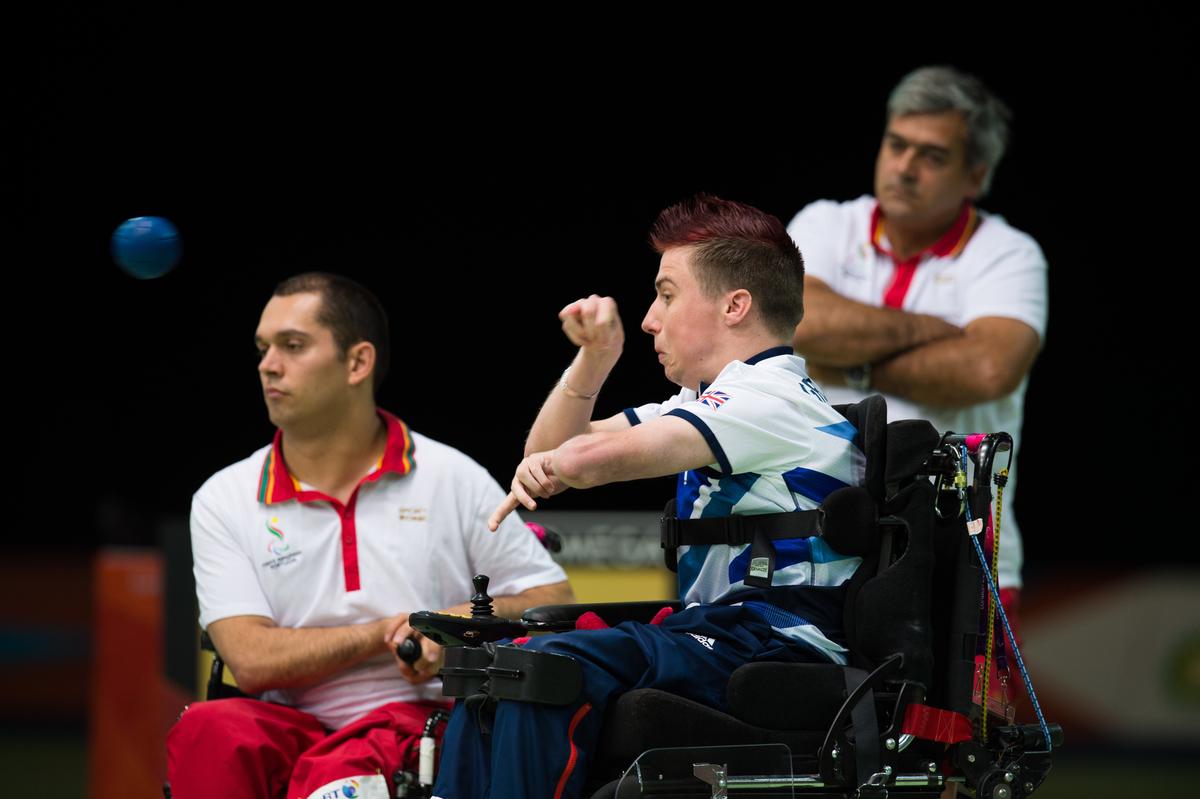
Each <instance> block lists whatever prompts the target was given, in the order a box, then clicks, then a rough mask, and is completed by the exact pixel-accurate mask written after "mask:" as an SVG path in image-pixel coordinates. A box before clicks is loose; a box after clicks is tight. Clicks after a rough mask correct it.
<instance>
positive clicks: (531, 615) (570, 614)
mask: <svg viewBox="0 0 1200 799" xmlns="http://www.w3.org/2000/svg"><path fill="white" fill-rule="evenodd" d="M668 607H669V608H671V609H672V610H673V611H674V612H676V613H678V612H679V611H680V610H682V609H683V605H682V604H681V603H679V602H677V601H670V600H666V599H663V600H653V601H649V602H596V603H594V604H591V605H540V606H538V607H536V608H530V609H529V610H527V611H525V614H524V615H523V616H522V617H521V618H523V619H524V620H525V621H529V622H538V623H541V624H554V625H555V626H558V625H560V624H566V623H570V624H571V625H574V624H575V620H576V619H578V618H579V617H580V616H582V615H583V614H584V613H587V612H588V611H589V610H590V611H592V612H593V613H595V614H596V615H597V616H599V617H600V618H602V619H604V621H605V622H606V623H607V624H608V625H609V626H610V627H613V626H616V625H617V624H620V623H621V622H623V621H640V622H642V623H643V624H645V623H647V622H649V621H650V620H651V619H653V618H654V614H656V613H658V612H659V611H660V610H662V609H663V608H668Z"/></svg>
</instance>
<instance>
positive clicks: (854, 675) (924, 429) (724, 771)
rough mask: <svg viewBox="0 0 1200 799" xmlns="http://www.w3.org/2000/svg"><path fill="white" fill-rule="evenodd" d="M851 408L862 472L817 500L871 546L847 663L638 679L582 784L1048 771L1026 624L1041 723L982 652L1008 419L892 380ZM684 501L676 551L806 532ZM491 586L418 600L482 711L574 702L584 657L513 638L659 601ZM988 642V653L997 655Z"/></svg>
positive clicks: (592, 790)
mask: <svg viewBox="0 0 1200 799" xmlns="http://www.w3.org/2000/svg"><path fill="white" fill-rule="evenodd" d="M838 410H839V411H840V412H841V413H842V414H843V415H844V416H845V417H846V418H847V419H848V420H849V421H850V422H851V423H852V424H853V425H854V427H855V428H856V429H857V430H858V439H857V440H856V443H858V444H859V446H860V447H861V449H862V450H863V452H864V454H865V456H866V458H865V468H866V475H865V482H864V485H863V486H862V487H861V488H859V487H853V488H843V489H840V490H839V491H836V492H834V493H832V494H830V496H829V497H828V498H827V499H826V500H825V501H824V502H823V503H822V507H821V509H820V510H819V511H813V512H808V513H809V514H810V516H809V517H808V518H809V520H810V523H809V526H810V528H811V534H817V535H821V536H823V537H824V538H825V539H826V540H827V541H828V543H829V544H830V545H831V546H832V547H833V548H834V549H835V550H836V551H838V552H840V553H842V554H845V555H857V556H859V557H861V558H862V564H861V565H860V566H859V568H858V570H857V571H856V573H855V575H854V576H853V578H852V579H851V580H850V581H849V583H848V584H847V586H846V592H845V602H844V608H843V622H844V632H845V637H846V640H847V644H848V647H849V650H850V656H849V664H848V665H846V666H840V665H837V664H833V663H764V662H759V663H750V664H747V665H744V666H742V667H741V668H739V669H738V670H737V671H735V672H734V673H733V675H732V677H731V678H730V680H729V683H728V686H727V696H726V699H727V703H726V704H727V706H726V707H725V708H722V709H715V708H711V707H706V706H703V705H700V704H698V703H696V702H692V701H690V700H688V699H684V698H682V697H679V696H675V695H673V694H669V693H665V692H663V691H658V690H654V689H638V690H633V691H630V692H628V693H625V694H623V695H622V696H621V697H620V698H619V699H618V700H617V701H615V702H613V703H612V704H611V705H610V707H609V708H608V711H607V715H606V717H605V724H604V731H603V732H602V737H601V745H600V749H599V752H598V753H597V755H596V757H595V760H594V762H593V764H592V767H591V770H590V773H589V788H588V790H587V791H586V793H589V794H590V795H592V796H594V797H614V796H615V797H622V798H623V797H658V796H672V797H674V796H696V797H726V796H759V797H780V796H804V797H830V798H832V797H862V798H863V799H868V798H870V797H875V798H878V799H882V798H883V797H887V796H889V795H893V796H904V797H913V799H933V797H938V796H939V795H942V793H943V791H944V790H945V788H946V787H947V786H948V785H950V784H958V785H959V786H960V787H962V788H963V789H965V791H966V792H967V793H970V794H972V795H974V796H977V797H988V799H1021V797H1025V796H1028V795H1030V794H1032V793H1033V792H1034V791H1035V790H1036V789H1037V788H1038V787H1039V786H1040V785H1041V784H1042V782H1043V780H1044V779H1045V777H1046V774H1047V773H1048V771H1049V769H1050V764H1051V763H1050V761H1051V753H1052V750H1053V749H1054V748H1055V747H1059V746H1061V745H1062V740H1063V734H1062V729H1061V728H1060V727H1059V726H1058V725H1053V724H1048V723H1047V722H1046V721H1045V719H1044V718H1043V715H1042V713H1041V710H1040V708H1039V707H1038V705H1037V700H1036V695H1035V693H1034V692H1033V690H1032V685H1031V684H1030V683H1029V681H1028V676H1027V674H1026V673H1025V669H1024V666H1023V664H1022V663H1021V660H1020V653H1019V650H1018V649H1017V648H1016V645H1015V642H1014V641H1012V636H1011V634H1010V635H1009V636H1008V637H1009V643H1010V645H1011V654H1012V655H1013V656H1014V659H1015V662H1016V664H1017V667H1018V670H1019V672H1020V676H1021V678H1023V679H1024V680H1025V687H1026V690H1027V694H1028V696H1029V699H1030V700H1031V703H1032V705H1033V710H1034V712H1035V713H1036V715H1037V723H1036V724H1025V725H1018V724H1014V723H1012V718H1011V716H1010V715H1007V714H1005V713H1003V709H1001V712H992V711H989V710H988V706H989V704H990V703H988V702H983V703H981V704H982V706H981V704H977V703H976V702H975V701H973V692H974V689H975V687H976V685H977V679H978V678H977V671H981V672H982V673H983V674H985V675H986V674H987V673H988V667H989V666H990V665H991V664H990V662H987V661H990V660H991V658H992V657H993V656H994V654H993V644H996V645H998V646H999V647H1001V648H1003V646H1004V636H1003V634H1000V633H994V632H993V628H994V629H996V630H999V629H1000V626H996V625H997V623H998V624H999V625H1001V626H1003V627H1004V628H1007V621H1006V620H1005V619H1004V617H1003V612H1002V610H1001V609H1000V608H999V601H998V593H997V592H996V590H995V583H994V577H993V576H992V572H991V570H989V568H987V563H988V559H987V557H986V555H985V552H984V541H983V539H985V535H984V533H985V528H986V527H988V525H986V524H985V520H987V519H989V506H990V503H991V498H992V481H993V474H992V472H993V466H994V464H995V459H996V456H997V455H1002V454H1005V453H1007V454H1008V457H1009V459H1011V457H1012V440H1011V438H1010V437H1009V436H1008V435H1007V434H1005V433H996V434H987V435H969V436H964V435H955V434H953V433H946V434H945V435H939V434H938V433H937V431H935V430H934V429H933V427H932V426H931V425H930V424H929V423H928V422H924V421H918V420H909V421H898V422H893V423H891V424H888V423H887V422H886V418H887V416H886V406H885V404H884V400H883V398H882V397H879V396H873V397H869V398H867V399H866V400H864V401H862V402H860V403H857V404H854V405H846V406H838ZM972 467H973V468H972ZM1005 471H1006V470H1005ZM969 472H973V475H974V480H973V481H971V480H970V479H969V478H970V475H969V474H968V473H969ZM997 484H998V486H999V487H1000V488H1001V489H1002V486H1003V478H1002V477H1001V478H1000V479H998V480H997ZM671 515H672V514H670V513H667V514H665V516H664V519H663V547H664V552H665V555H666V560H667V563H668V566H669V567H670V566H672V565H673V563H674V549H675V547H677V546H679V545H682V544H688V543H689V542H691V543H702V542H705V541H708V542H720V543H750V544H751V546H752V548H753V549H754V552H753V553H752V554H754V555H756V556H757V555H758V554H760V552H763V551H765V552H766V553H767V554H768V555H770V554H771V550H770V544H769V540H770V539H771V538H772V537H773V538H784V537H789V535H790V536H792V537H794V536H796V535H798V534H799V535H808V534H810V532H804V533H797V532H795V530H794V529H793V530H792V531H791V532H790V533H788V532H786V531H785V530H783V529H779V528H778V526H777V525H775V522H772V521H770V520H763V523H762V524H758V525H754V524H744V521H745V520H750V519H754V518H755V517H740V520H739V517H730V518H731V519H733V520H734V521H732V522H729V523H727V524H726V525H724V526H723V527H721V528H720V529H716V528H713V527H711V526H709V527H707V528H704V529H700V528H699V527H697V526H695V525H691V524H690V522H691V520H676V519H672V518H670V517H671ZM771 516H778V517H785V516H799V514H771ZM764 539H765V540H766V541H767V543H766V544H764ZM988 539H989V541H990V536H988ZM751 563H752V564H753V563H754V559H753V558H752V560H751ZM752 568H753V567H752ZM766 573H767V574H768V575H769V574H770V570H769V569H768V570H767V572H766ZM768 579H769V576H768ZM486 585H487V580H486V577H483V576H482V575H481V576H479V577H477V578H476V580H475V589H476V591H475V596H474V597H473V600H472V605H473V610H472V615H471V616H470V617H466V616H461V617H460V616H452V615H447V614H440V613H433V612H428V611H422V612H419V613H415V614H413V616H412V617H411V623H412V624H413V626H414V627H415V628H417V629H418V630H420V631H421V632H422V633H424V634H425V635H428V636H429V637H430V638H432V639H433V640H435V641H437V642H439V643H441V644H443V645H445V646H447V647H448V649H447V651H446V660H445V665H444V667H443V670H442V677H443V686H444V689H443V690H444V694H445V695H446V696H449V697H455V698H458V699H461V700H463V701H464V702H465V703H466V705H467V706H468V707H471V708H472V709H473V711H474V712H487V707H488V705H489V703H494V702H497V701H533V702H542V703H547V704H551V705H556V704H557V705H564V704H568V703H570V702H572V701H574V699H575V698H576V697H577V696H578V694H579V690H580V685H581V682H580V680H581V678H580V672H579V668H578V665H577V664H574V662H573V661H571V660H570V659H569V658H566V657H564V656H561V655H549V654H544V653H539V652H533V651H528V650H524V649H522V648H521V647H520V646H514V645H511V644H506V643H503V641H505V639H510V638H516V637H519V636H524V635H528V634H530V633H531V632H533V633H537V632H561V631H566V630H571V629H575V627H576V621H577V619H578V618H579V617H580V616H581V615H583V614H584V613H587V612H589V611H591V612H594V613H596V614H597V615H599V616H600V618H601V619H603V620H604V621H605V622H607V623H608V624H610V625H615V624H618V623H620V622H622V621H627V620H632V621H640V622H648V621H650V620H651V617H652V616H654V615H655V614H656V613H657V612H660V611H661V609H662V607H663V605H664V603H662V602H649V603H605V604H602V605H573V606H547V607H541V608H533V609H531V610H529V611H527V612H526V613H525V615H524V617H523V619H522V620H521V621H519V622H516V621H510V620H507V619H500V618H497V617H495V616H493V615H492V614H491V606H490V599H489V598H488V597H487V595H486ZM673 607H674V609H676V610H678V609H679V604H678V603H675V604H674V606H673ZM978 653H986V658H985V663H984V665H983V667H982V669H980V667H979V666H978V664H977V654H978ZM983 680H984V688H983V693H982V695H983V696H985V697H986V696H988V691H987V687H986V677H984V678H983ZM413 790H414V793H412V794H409V795H412V796H416V795H418V792H420V791H422V790H426V791H427V790H428V788H427V786H424V787H423V786H415V787H414V789H413Z"/></svg>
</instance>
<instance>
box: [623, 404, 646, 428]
mask: <svg viewBox="0 0 1200 799" xmlns="http://www.w3.org/2000/svg"><path fill="white" fill-rule="evenodd" d="M625 418H626V419H628V420H629V424H631V425H633V426H634V427H636V426H637V425H639V424H641V423H642V420H641V419H639V418H638V415H637V412H636V411H634V409H633V408H626V409H625Z"/></svg>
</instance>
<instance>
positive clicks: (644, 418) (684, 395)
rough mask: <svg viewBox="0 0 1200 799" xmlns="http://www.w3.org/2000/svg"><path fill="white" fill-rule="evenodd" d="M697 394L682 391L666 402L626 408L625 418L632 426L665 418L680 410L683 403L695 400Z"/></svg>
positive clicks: (685, 390) (686, 390)
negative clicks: (673, 411)
mask: <svg viewBox="0 0 1200 799" xmlns="http://www.w3.org/2000/svg"><path fill="white" fill-rule="evenodd" d="M695 396H696V392H694V391H689V390H688V389H682V390H680V392H679V393H678V394H676V395H675V396H673V397H671V398H670V399H669V400H667V401H666V402H649V403H646V404H645V405H639V406H637V407H636V408H626V409H625V418H627V419H628V420H629V423H630V424H631V425H637V424H641V423H642V422H648V421H650V420H651V419H657V418H658V417H660V416H665V415H666V414H667V413H669V412H670V411H672V410H673V409H675V408H678V407H679V406H680V405H681V404H682V403H684V402H686V401H687V400H689V399H694V398H695Z"/></svg>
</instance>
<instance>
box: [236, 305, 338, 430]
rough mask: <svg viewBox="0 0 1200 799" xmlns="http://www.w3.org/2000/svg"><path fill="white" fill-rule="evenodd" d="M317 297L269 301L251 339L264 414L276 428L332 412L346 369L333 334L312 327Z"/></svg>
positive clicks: (322, 327)
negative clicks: (256, 352)
mask: <svg viewBox="0 0 1200 799" xmlns="http://www.w3.org/2000/svg"><path fill="white" fill-rule="evenodd" d="M320 309H321V295H320V294H315V293H302V294H292V295H289V296H287V297H272V298H271V300H270V302H268V303H267V307H266V308H264V309H263V312H262V318H261V319H260V320H259V322H258V330H257V332H255V334H254V343H255V345H256V346H257V347H258V352H259V362H258V375H259V378H260V379H261V380H262V387H263V398H264V399H265V400H266V403H267V413H268V414H269V415H270V417H271V422H272V423H273V424H275V425H276V426H277V427H281V428H285V427H286V426H287V425H288V424H292V423H295V422H302V421H309V420H311V419H313V418H316V417H319V416H320V415H321V414H323V413H329V412H331V409H333V412H337V409H338V408H340V407H341V404H342V402H343V401H344V395H345V394H346V391H347V386H348V382H347V366H346V361H345V359H344V358H342V357H340V356H341V353H340V352H339V351H338V347H337V343H336V342H335V341H334V339H333V332H332V331H331V330H330V329H329V328H327V327H325V326H324V325H322V324H320V323H319V322H318V321H317V313H318V312H319V311H320Z"/></svg>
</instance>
